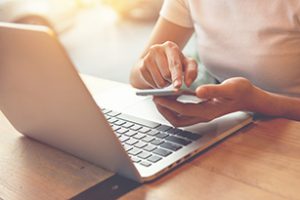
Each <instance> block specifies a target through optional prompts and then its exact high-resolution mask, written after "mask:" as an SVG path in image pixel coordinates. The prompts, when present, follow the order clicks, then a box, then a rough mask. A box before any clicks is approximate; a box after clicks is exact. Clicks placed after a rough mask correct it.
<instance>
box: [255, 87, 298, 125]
mask: <svg viewBox="0 0 300 200" xmlns="http://www.w3.org/2000/svg"><path fill="white" fill-rule="evenodd" d="M256 93H257V94H256V96H257V99H258V102H259V103H258V104H257V105H256V106H255V107H254V108H253V111H255V112H258V113H262V114H265V115H269V116H275V117H285V118H288V119H292V120H297V121H300V98H297V97H289V96H284V95H279V94H275V93H270V92H266V91H263V90H261V89H257V92H256Z"/></svg>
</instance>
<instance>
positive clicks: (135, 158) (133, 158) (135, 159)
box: [131, 157, 141, 163]
mask: <svg viewBox="0 0 300 200" xmlns="http://www.w3.org/2000/svg"><path fill="white" fill-rule="evenodd" d="M131 160H132V161H133V162H135V163H138V162H140V161H141V159H139V158H137V157H131Z"/></svg>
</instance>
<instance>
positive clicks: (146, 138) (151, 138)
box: [142, 135, 154, 142]
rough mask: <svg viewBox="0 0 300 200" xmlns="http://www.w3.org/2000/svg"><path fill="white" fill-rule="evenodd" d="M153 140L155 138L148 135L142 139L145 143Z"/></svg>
mask: <svg viewBox="0 0 300 200" xmlns="http://www.w3.org/2000/svg"><path fill="white" fill-rule="evenodd" d="M152 140H154V137H151V136H149V135H147V136H146V137H144V138H143V139H142V141H144V142H151V141H152Z"/></svg>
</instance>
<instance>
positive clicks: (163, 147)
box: [0, 23, 252, 182]
mask: <svg viewBox="0 0 300 200" xmlns="http://www.w3.org/2000/svg"><path fill="white" fill-rule="evenodd" d="M99 45H100V44H99ZM0 52H1V53H0V110H1V111H2V112H3V113H4V115H5V116H6V117H7V119H8V120H9V121H10V122H11V124H12V125H13V126H14V127H15V128H16V129H17V130H18V131H19V132H20V133H22V134H23V135H25V136H28V137H30V138H33V139H35V140H37V141H40V142H42V143H45V144H48V145H50V146H53V147H55V148H58V149H60V150H62V151H64V152H68V153H70V154H72V155H74V156H76V157H78V158H81V159H83V160H86V161H89V162H91V163H93V164H95V165H98V166H100V167H102V168H105V169H107V170H110V171H113V172H117V173H119V174H120V175H123V176H125V177H128V178H130V179H133V180H135V181H138V182H146V181H150V180H153V179H155V178H157V177H159V176H160V175H162V174H164V173H165V172H167V171H169V170H170V169H172V168H174V167H175V166H177V165H179V164H181V163H183V162H184V161H186V160H187V159H189V158H190V157H192V156H194V155H196V154H197V153H199V152H201V151H203V150H204V149H206V148H207V147H209V146H211V145H213V144H215V143H216V142H218V141H220V140H222V139H223V138H225V137H227V136H229V135H231V134H232V133H234V132H236V131H237V130H239V129H240V128H242V127H244V126H246V125H247V124H249V123H251V122H252V117H251V115H250V114H248V113H245V112H235V113H231V114H228V115H225V116H223V117H220V118H218V119H215V120H213V121H211V122H208V123H200V124H197V125H194V126H191V127H187V128H185V129H179V128H174V127H172V126H171V125H170V124H168V122H167V121H166V120H164V119H163V118H162V117H161V116H160V115H159V113H158V112H157V111H156V109H155V106H154V104H153V103H152V101H151V98H149V97H148V98H141V97H136V96H134V90H133V89H132V88H131V87H130V86H128V85H118V84H117V85H116V86H115V87H111V89H107V90H103V92H101V91H98V92H97V88H93V95H92V94H91V93H90V91H92V90H91V88H89V86H88V84H89V83H86V84H85V83H84V81H83V80H84V78H82V77H80V75H79V74H78V72H77V71H76V69H75V67H74V66H73V64H72V62H71V60H70V58H69V57H68V55H67V53H66V52H65V50H64V48H63V47H62V46H61V44H60V43H59V41H58V39H57V38H56V37H55V34H54V33H53V32H52V31H51V30H50V29H48V28H46V27H43V26H33V25H20V24H11V23H0ZM99 59H100V58H99ZM120 67H121V66H120ZM95 80H98V81H99V79H95ZM97 83H98V82H97ZM102 83H103V82H101V81H99V88H101V84H102ZM94 85H95V82H94ZM96 85H97V84H96ZM88 88H89V89H88ZM95 91H96V92H95Z"/></svg>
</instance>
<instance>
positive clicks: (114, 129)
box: [112, 125, 121, 132]
mask: <svg viewBox="0 0 300 200" xmlns="http://www.w3.org/2000/svg"><path fill="white" fill-rule="evenodd" d="M120 128H121V127H120V126H116V125H113V126H112V129H113V131H115V132H116V131H117V130H119V129H120Z"/></svg>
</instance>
